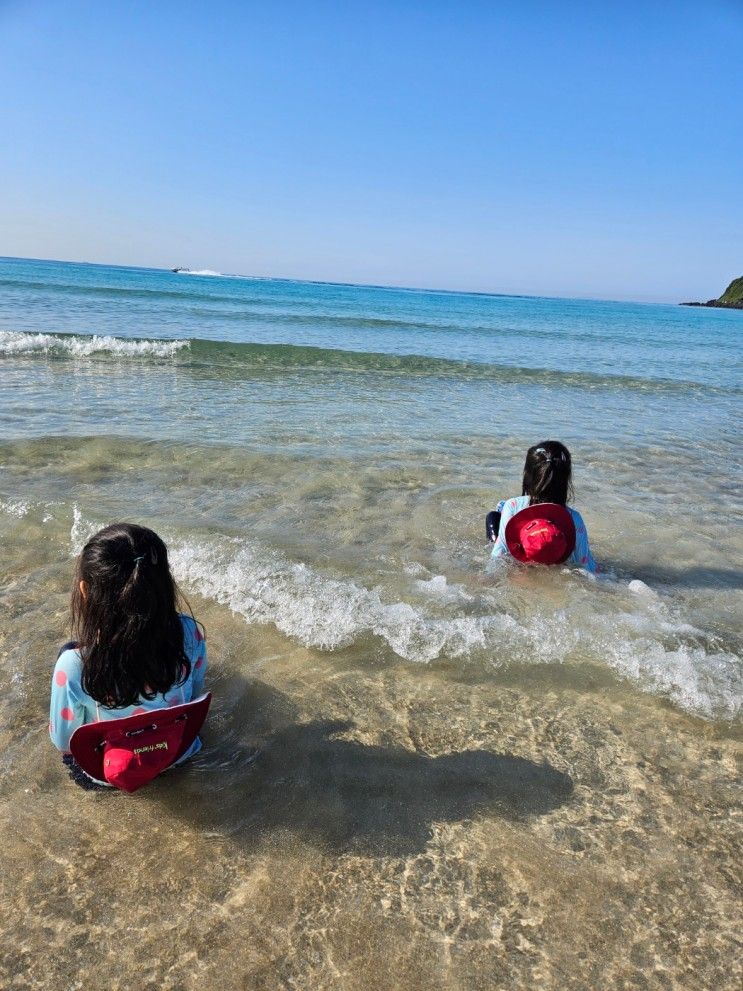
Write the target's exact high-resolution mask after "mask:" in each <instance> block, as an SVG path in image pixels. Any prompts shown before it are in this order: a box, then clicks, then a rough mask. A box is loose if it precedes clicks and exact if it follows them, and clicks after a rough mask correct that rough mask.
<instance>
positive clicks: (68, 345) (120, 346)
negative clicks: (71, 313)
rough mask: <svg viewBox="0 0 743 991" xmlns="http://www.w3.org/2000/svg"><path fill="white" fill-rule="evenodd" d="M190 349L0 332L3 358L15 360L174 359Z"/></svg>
mask: <svg viewBox="0 0 743 991" xmlns="http://www.w3.org/2000/svg"><path fill="white" fill-rule="evenodd" d="M190 346H191V342H190V341H153V340H145V341H134V340H126V339H125V338H122V337H110V336H105V337H101V336H99V335H98V334H92V335H90V336H87V335H80V336H77V335H75V336H72V335H71V336H69V337H57V336H56V335H54V334H34V333H26V332H22V331H7V330H2V331H0V355H11V356H12V355H23V354H49V355H66V356H69V357H72V358H89V357H91V356H92V355H96V354H112V355H115V356H116V357H119V358H143V357H144V358H151V357H154V358H170V357H172V356H173V355H174V354H176V353H177V352H178V351H182V350H184V349H187V348H189V347H190Z"/></svg>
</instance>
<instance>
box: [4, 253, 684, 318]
mask: <svg viewBox="0 0 743 991" xmlns="http://www.w3.org/2000/svg"><path fill="white" fill-rule="evenodd" d="M0 260H7V261H31V262H52V263H54V264H59V265H91V266H95V267H97V268H121V269H132V270H138V271H142V272H164V273H171V274H173V275H177V274H182V275H194V277H196V278H215V279H216V278H223V279H245V280H246V281H249V280H255V281H261V282H299V283H302V284H304V285H314V286H338V287H345V288H351V289H383V290H391V291H398V292H413V293H416V292H417V293H442V294H444V295H451V296H485V297H488V296H489V297H492V298H494V299H555V300H583V301H585V302H595V303H635V304H636V305H638V306H680V305H682V301H680V300H677V301H671V300H647V299H613V298H611V297H608V296H591V295H585V296H582V295H581V296H568V295H566V296H562V295H554V294H547V295H544V294H541V293H523V292H495V291H490V290H484V289H444V288H432V287H428V286H405V285H385V284H383V283H376V282H346V281H339V280H335V279H306V278H298V277H296V276H290V275H244V274H241V273H238V272H217V271H216V270H214V269H196V270H195V271H191V270H190V269H183V270H181V272H175V271H174V270H173V269H172V268H163V267H160V266H153V265H123V264H121V263H120V262H93V261H86V260H84V259H70V258H37V257H36V256H33V255H0ZM199 272H211V273H213V274H211V275H199V274H198V273H199Z"/></svg>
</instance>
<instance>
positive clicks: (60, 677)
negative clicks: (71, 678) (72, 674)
mask: <svg viewBox="0 0 743 991" xmlns="http://www.w3.org/2000/svg"><path fill="white" fill-rule="evenodd" d="M54 680H55V681H56V682H57V684H58V685H66V684H67V675H66V674H65V673H64V671H57V672H55V675H54Z"/></svg>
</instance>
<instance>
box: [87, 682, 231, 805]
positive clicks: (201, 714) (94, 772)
mask: <svg viewBox="0 0 743 991" xmlns="http://www.w3.org/2000/svg"><path fill="white" fill-rule="evenodd" d="M211 698H212V695H211V692H207V693H206V695H202V696H201V697H200V698H198V699H194V700H193V701H192V702H184V703H183V704H182V705H174V706H171V707H168V708H167V709H150V710H148V711H146V712H141V713H137V715H134V716H124V717H123V718H121V719H102V720H100V721H99V722H97V723H85V724H84V725H83V726H78V728H77V729H76V730H75V732H74V733H73V734H72V739H71V740H70V750H71V752H72V756H73V757H74V758H75V760H76V761H77V763H78V764H79V765H80V767H81V768H82V769H83V771H85V773H86V774H87V775H89V777H91V778H94V779H95V780H96V781H106V782H108V784H110V785H113V787H114V788H120V789H121V790H122V791H130V792H131V791H136V790H137V789H138V788H141V787H142V785H145V784H147V782H148V781H152V779H153V778H155V777H157V775H158V774H160V773H161V772H162V771H164V770H165V769H166V768H168V767H170V766H171V765H172V764H174V763H175V762H176V761H177V760H179V759H180V758H181V757H182V756H183V755H184V754H185V753H186V751H187V750H188V748H189V747H190V746H191V744H192V743H193V742H194V740H195V739H196V737H197V736H198V734H199V730H200V729H201V727H202V725H203V723H204V720H205V719H206V714H207V712H208V711H209V703H210V702H211Z"/></svg>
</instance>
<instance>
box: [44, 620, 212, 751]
mask: <svg viewBox="0 0 743 991" xmlns="http://www.w3.org/2000/svg"><path fill="white" fill-rule="evenodd" d="M181 623H182V624H183V649H184V651H185V653H186V656H187V657H188V659H189V660H190V661H191V673H190V674H189V676H188V678H187V679H186V680H185V681H184V683H183V684H182V685H173V686H172V688H169V689H168V691H167V692H164V693H163V694H160V695H156V696H155V697H154V699H144V698H140V699H139V700H138V701H137V702H136V703H135V704H134V705H128V706H126V707H125V708H123V709H109V708H108V707H107V706H105V705H101V704H100V703H99V702H96V701H95V699H93V698H91V697H90V695H88V693H87V692H85V691H84V690H83V686H82V673H83V662H82V659H81V657H80V651H79V650H77V649H76V648H71V649H69V650H65V651H64V652H63V653H62V654H60V655H59V657H58V658H57V663H56V664H55V665H54V674H53V675H52V698H51V704H50V707H49V736H50V737H51V738H52V743H53V744H54V746H55V747H56V748H57V750H61V751H62V752H63V753H69V751H70V739H71V737H72V734H73V733H74V732H75V730H76V729H77V728H78V726H82V725H83V724H84V723H96V722H99V721H100V720H102V719H124V718H125V717H126V716H134V715H137V714H138V713H140V712H155V711H156V710H157V709H167V708H169V707H170V706H173V705H181V704H182V703H183V702H191V701H192V700H193V699H197V698H199V696H200V695H203V694H204V675H205V674H206V640H205V639H204V634H203V632H202V631H201V629H200V628H199V626H198V624H197V623H196V620H194V619H193V618H192V617H191V616H185V615H183V614H181ZM199 750H201V740H200V739H199V738H198V737H196V739H195V740H194V742H193V744H192V746H191V747H190V748H189V749H188V752H187V753H185V754H184V755H183V757H181V761H183V760H186V759H187V758H188V757H191V756H192V755H193V754H195V753H198V751H199ZM178 763H180V761H179V762H178Z"/></svg>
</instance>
